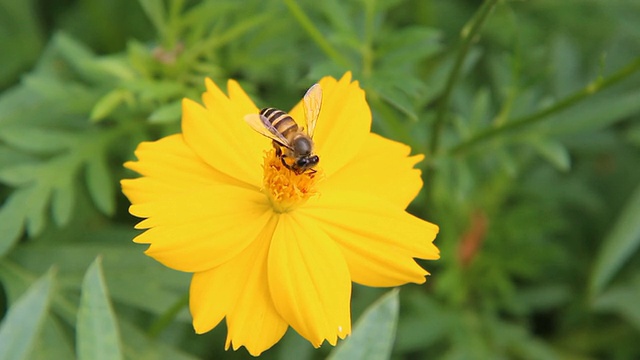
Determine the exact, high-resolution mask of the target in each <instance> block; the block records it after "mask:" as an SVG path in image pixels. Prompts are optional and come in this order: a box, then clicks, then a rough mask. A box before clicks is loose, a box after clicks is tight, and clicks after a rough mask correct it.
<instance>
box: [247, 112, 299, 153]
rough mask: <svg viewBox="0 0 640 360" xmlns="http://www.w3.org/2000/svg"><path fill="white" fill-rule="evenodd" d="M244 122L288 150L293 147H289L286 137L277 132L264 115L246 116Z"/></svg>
mask: <svg viewBox="0 0 640 360" xmlns="http://www.w3.org/2000/svg"><path fill="white" fill-rule="evenodd" d="M244 121H246V122H247V124H249V126H251V128H252V129H253V130H255V131H257V132H259V133H260V134H262V135H264V136H266V137H268V138H269V139H271V140H273V141H275V142H277V143H278V144H280V145H282V146H284V147H286V148H289V149H290V148H291V145H289V141H287V139H286V138H285V137H284V136H282V134H280V133H279V132H278V130H276V128H275V127H273V125H271V123H270V122H269V120H268V119H267V118H266V117H264V116H263V115H260V114H249V115H245V117H244Z"/></svg>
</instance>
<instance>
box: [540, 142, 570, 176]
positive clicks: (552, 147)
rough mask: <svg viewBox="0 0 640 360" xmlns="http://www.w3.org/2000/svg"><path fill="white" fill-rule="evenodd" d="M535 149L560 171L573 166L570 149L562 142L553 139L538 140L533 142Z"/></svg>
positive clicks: (567, 169)
mask: <svg viewBox="0 0 640 360" xmlns="http://www.w3.org/2000/svg"><path fill="white" fill-rule="evenodd" d="M533 145H534V149H535V150H536V151H537V152H538V154H540V155H541V156H542V157H543V158H545V159H546V160H547V161H548V162H549V163H551V165H553V166H554V167H555V168H556V169H558V170H560V171H565V172H566V171H569V169H570V168H571V158H570V156H569V151H568V150H567V148H566V147H565V146H564V145H562V144H561V143H559V142H557V141H554V140H551V139H545V140H536V141H534V142H533Z"/></svg>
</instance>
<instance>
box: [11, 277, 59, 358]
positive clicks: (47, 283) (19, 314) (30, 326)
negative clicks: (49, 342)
mask: <svg viewBox="0 0 640 360" xmlns="http://www.w3.org/2000/svg"><path fill="white" fill-rule="evenodd" d="M53 281H54V276H53V271H51V270H50V271H49V272H47V273H46V274H45V275H44V276H42V277H41V278H40V279H39V280H38V281H36V282H35V283H34V284H33V285H32V286H31V287H30V288H29V289H28V290H27V292H26V293H24V294H23V295H22V296H21V297H20V298H19V299H18V300H17V301H16V302H15V303H14V304H13V305H12V306H11V307H10V308H9V311H8V312H7V314H6V315H5V317H4V319H3V320H2V324H0V359H3V360H21V359H25V360H26V359H29V354H30V353H31V351H32V350H33V348H34V346H35V341H36V339H37V338H38V336H39V334H40V331H41V329H42V326H43V323H44V319H45V316H46V314H47V310H48V308H49V304H50V302H51V294H52V289H53Z"/></svg>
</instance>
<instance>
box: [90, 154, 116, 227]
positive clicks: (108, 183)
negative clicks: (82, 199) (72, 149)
mask: <svg viewBox="0 0 640 360" xmlns="http://www.w3.org/2000/svg"><path fill="white" fill-rule="evenodd" d="M85 176H86V181H87V188H88V189H89V194H90V195H91V199H92V200H93V202H94V203H95V204H96V207H98V209H99V210H100V211H101V212H102V213H103V214H105V215H112V214H113V212H114V211H115V207H116V204H115V189H114V186H113V182H112V177H111V172H110V171H109V168H108V166H107V163H106V160H105V159H104V158H103V157H94V158H92V159H91V160H90V161H89V162H88V163H87V167H86V172H85Z"/></svg>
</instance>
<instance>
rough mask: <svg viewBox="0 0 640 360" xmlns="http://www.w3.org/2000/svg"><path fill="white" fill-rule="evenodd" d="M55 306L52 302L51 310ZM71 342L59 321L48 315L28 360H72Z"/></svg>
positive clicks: (73, 354) (73, 355) (73, 356)
mask: <svg viewBox="0 0 640 360" xmlns="http://www.w3.org/2000/svg"><path fill="white" fill-rule="evenodd" d="M55 307H56V304H55V302H54V304H53V308H54V309H55ZM72 342H73V340H72V339H71V338H70V337H69V336H68V333H67V329H66V328H65V327H64V326H63V324H61V321H60V320H59V319H58V318H57V317H56V316H53V315H51V314H49V315H48V316H47V317H46V319H45V322H44V326H43V328H42V333H41V335H40V337H39V339H38V342H37V343H36V348H35V349H34V350H33V352H32V353H31V356H30V357H29V360H51V359H74V358H75V353H74V351H73V344H72Z"/></svg>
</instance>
